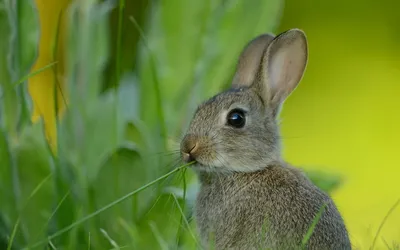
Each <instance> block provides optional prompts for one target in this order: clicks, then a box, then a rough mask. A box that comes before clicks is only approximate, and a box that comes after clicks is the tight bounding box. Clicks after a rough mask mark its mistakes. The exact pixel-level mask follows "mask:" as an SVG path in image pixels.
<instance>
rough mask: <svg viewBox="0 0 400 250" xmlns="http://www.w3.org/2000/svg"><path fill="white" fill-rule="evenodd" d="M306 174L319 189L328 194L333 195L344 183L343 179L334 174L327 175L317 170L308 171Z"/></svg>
mask: <svg viewBox="0 0 400 250" xmlns="http://www.w3.org/2000/svg"><path fill="white" fill-rule="evenodd" d="M305 174H306V175H307V176H308V178H310V180H311V182H313V183H314V184H315V185H316V186H317V187H319V188H320V189H322V190H323V191H325V192H327V193H332V192H333V191H334V190H336V189H337V188H338V187H339V186H340V185H341V184H342V182H343V180H342V177H341V176H339V175H336V174H332V173H325V172H322V171H317V170H307V171H305Z"/></svg>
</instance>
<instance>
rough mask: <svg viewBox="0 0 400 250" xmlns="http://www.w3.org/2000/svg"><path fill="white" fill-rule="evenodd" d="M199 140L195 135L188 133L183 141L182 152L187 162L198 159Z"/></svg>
mask: <svg viewBox="0 0 400 250" xmlns="http://www.w3.org/2000/svg"><path fill="white" fill-rule="evenodd" d="M198 145H199V144H198V142H197V140H196V138H195V136H192V135H187V136H186V137H185V139H183V141H182V146H181V153H182V160H183V161H184V162H186V163H189V162H191V161H195V160H196V152H197V151H198V148H199V146H198Z"/></svg>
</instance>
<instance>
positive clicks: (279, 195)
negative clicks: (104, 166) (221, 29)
mask: <svg viewBox="0 0 400 250" xmlns="http://www.w3.org/2000/svg"><path fill="white" fill-rule="evenodd" d="M307 58H308V49H307V39H306V36H305V34H304V33H303V32H302V31H301V30H298V29H292V30H289V31H286V32H284V33H282V34H280V35H278V36H276V37H274V36H272V35H270V34H264V35H261V36H259V37H257V38H255V39H254V40H252V41H251V42H250V43H249V44H248V45H247V46H246V47H245V49H244V50H243V52H242V54H241V55H240V58H239V62H238V65H237V71H236V74H235V76H234V78H233V82H232V87H231V88H230V89H229V90H227V91H224V92H222V93H220V94H218V95H216V96H214V97H212V98H211V99H209V100H207V101H206V102H204V103H203V104H201V105H200V106H199V107H198V109H197V111H196V113H195V115H194V117H193V120H192V121H191V123H190V126H189V128H188V131H187V133H186V135H185V137H184V139H183V140H182V142H181V156H182V158H183V160H184V161H185V162H191V161H195V164H194V165H193V168H194V169H195V171H196V172H197V173H198V176H199V180H200V183H201V187H200V192H199V194H198V197H197V201H196V206H195V215H196V220H197V224H198V229H199V232H200V238H201V244H202V246H203V247H204V248H208V247H209V246H213V249H298V248H300V247H301V246H302V241H303V239H304V237H305V235H306V234H307V231H308V230H309V228H310V227H311V225H312V223H313V222H314V221H315V218H316V216H317V214H318V213H319V212H320V211H323V213H322V216H321V217H320V219H319V221H318V222H317V224H316V226H315V228H314V231H313V233H312V235H311V237H310V238H309V240H308V242H307V244H306V245H305V246H303V247H305V248H307V249H318V250H319V249H334V250H341V249H351V244H350V240H349V237H348V233H347V230H346V227H345V225H344V222H343V219H342V217H341V215H340V213H339V211H338V210H337V208H336V206H335V204H334V203H333V201H332V200H331V198H330V197H329V196H328V195H327V194H325V193H324V192H323V191H321V190H320V189H319V188H318V187H316V186H315V185H314V184H313V183H311V181H310V180H309V179H308V178H307V177H306V176H305V175H304V174H303V173H302V172H300V171H299V170H297V169H296V168H293V167H292V166H290V165H289V164H288V163H286V162H285V161H284V160H282V158H281V152H280V137H279V129H278V124H277V116H278V114H279V110H280V107H281V105H282V103H283V102H284V101H285V99H286V98H287V97H288V96H289V94H290V93H291V92H292V91H293V90H294V89H295V88H296V86H297V85H298V83H299V82H300V80H301V78H302V76H303V72H304V70H305V68H306V64H307ZM323 208H324V209H323Z"/></svg>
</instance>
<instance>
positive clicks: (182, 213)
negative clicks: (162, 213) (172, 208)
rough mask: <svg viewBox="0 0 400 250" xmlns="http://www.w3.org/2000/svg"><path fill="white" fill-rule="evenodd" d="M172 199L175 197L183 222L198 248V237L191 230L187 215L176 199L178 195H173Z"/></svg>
mask: <svg viewBox="0 0 400 250" xmlns="http://www.w3.org/2000/svg"><path fill="white" fill-rule="evenodd" d="M172 197H173V198H174V200H175V203H176V206H177V207H178V210H179V212H180V213H181V216H182V217H181V218H183V221H184V222H185V224H186V227H187V230H188V232H189V234H190V236H191V237H192V238H193V241H194V242H195V244H196V246H197V245H198V243H197V239H196V237H195V235H194V233H193V231H192V230H191V229H190V224H189V222H188V220H187V219H186V216H185V213H184V212H183V210H182V208H181V206H180V205H179V201H178V199H177V198H176V195H175V194H172ZM179 227H181V225H179Z"/></svg>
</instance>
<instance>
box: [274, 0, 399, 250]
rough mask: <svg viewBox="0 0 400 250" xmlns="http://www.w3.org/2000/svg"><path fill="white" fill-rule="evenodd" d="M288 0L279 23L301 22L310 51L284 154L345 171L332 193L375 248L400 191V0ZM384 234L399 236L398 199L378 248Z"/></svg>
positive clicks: (354, 234)
mask: <svg viewBox="0 0 400 250" xmlns="http://www.w3.org/2000/svg"><path fill="white" fill-rule="evenodd" d="M285 5H286V8H285V11H284V15H283V20H282V22H281V27H280V28H279V30H280V31H282V30H285V29H288V28H293V27H297V28H301V29H303V30H304V31H305V32H306V34H307V37H308V41H309V52H310V56H309V63H308V67H307V70H306V73H305V76H304V78H303V80H302V82H301V83H300V85H299V87H298V88H297V89H296V91H295V92H294V94H293V95H291V96H290V98H289V99H288V101H287V102H286V103H285V106H284V108H283V112H282V114H281V118H282V136H283V137H284V152H285V156H286V158H287V160H288V161H290V162H291V163H293V164H295V165H298V166H302V167H304V168H306V169H319V170H324V171H328V172H331V173H338V174H340V175H342V176H343V177H344V183H343V185H342V186H341V188H340V189H338V190H337V191H336V192H335V193H334V194H333V198H334V199H335V201H336V203H337V205H338V207H339V209H340V211H341V212H342V213H343V216H344V219H345V221H346V223H347V226H348V229H349V231H350V234H351V239H352V243H353V244H354V245H355V246H356V247H359V248H360V249H369V247H370V246H371V243H372V241H373V238H374V237H375V235H376V232H377V230H378V227H379V225H380V224H381V222H382V221H383V218H384V217H385V215H386V214H387V213H388V211H389V209H390V208H391V207H392V206H393V205H394V204H395V203H396V201H397V200H398V199H400V180H399V177H400V164H399V156H398V152H399V149H400V145H399V143H400V133H399V129H400V94H399V93H400V84H399V78H400V60H399V44H400V39H399V35H398V34H399V32H398V31H399V28H400V25H399V24H400V22H399V21H400V15H399V14H398V13H399V12H398V10H399V7H400V6H399V4H398V3H397V2H396V1H381V2H380V1H369V0H368V1H357V0H356V1H342V0H340V1H313V0H302V1H297V0H288V1H286V4H285ZM396 9H397V11H395V10H396ZM382 237H383V238H384V240H385V241H386V242H387V243H388V244H389V245H390V246H391V247H392V246H393V241H396V242H397V243H398V242H399V241H400V207H398V208H397V209H396V210H394V212H393V213H392V214H391V215H390V217H389V218H388V221H387V222H386V224H385V225H384V227H383V229H382V231H381V233H380V236H379V238H378V242H377V248H376V249H381V248H383V249H387V248H386V247H385V246H384V245H383V244H384V243H383V240H382Z"/></svg>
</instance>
